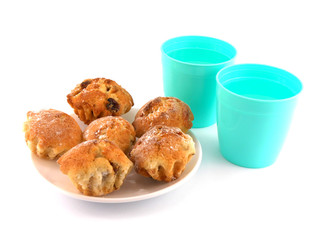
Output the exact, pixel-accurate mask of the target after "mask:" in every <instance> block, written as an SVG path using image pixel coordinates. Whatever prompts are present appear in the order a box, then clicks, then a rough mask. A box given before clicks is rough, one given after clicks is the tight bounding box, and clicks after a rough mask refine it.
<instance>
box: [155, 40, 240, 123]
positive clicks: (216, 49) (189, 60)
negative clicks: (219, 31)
mask: <svg viewBox="0 0 320 240" xmlns="http://www.w3.org/2000/svg"><path fill="white" fill-rule="evenodd" d="M161 53H162V67H163V86H164V94H165V96H170V97H177V98H179V99H180V100H182V101H184V102H185V103H187V104H188V105H189V106H190V108H191V111H192V112H193V115H194V121H193V127H196V128H200V127H207V126H210V125H212V124H214V123H216V74H217V73H218V71H219V70H220V69H222V68H223V67H225V66H228V65H230V64H232V63H233V62H234V58H235V56H236V49H235V48H234V47H233V46H232V45H230V44H229V43H227V42H224V41H222V40H219V39H215V38H211V37H204V36H183V37H177V38H173V39H170V40H168V41H166V42H165V43H163V45H162V46H161Z"/></svg>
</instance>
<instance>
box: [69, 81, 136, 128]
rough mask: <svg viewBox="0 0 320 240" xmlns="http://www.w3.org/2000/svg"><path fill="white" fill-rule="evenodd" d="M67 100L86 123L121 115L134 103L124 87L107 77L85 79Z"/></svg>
mask: <svg viewBox="0 0 320 240" xmlns="http://www.w3.org/2000/svg"><path fill="white" fill-rule="evenodd" d="M67 101H68V103H69V104H70V106H71V107H72V108H73V109H74V112H75V114H77V115H78V117H79V118H80V120H82V121H83V122H84V123H86V124H89V123H91V122H92V121H93V120H95V119H97V118H100V117H105V116H121V115H123V114H125V113H126V112H128V111H130V109H131V107H132V106H133V105H134V103H133V99H132V97H131V95H130V94H129V93H128V92H127V91H126V90H125V89H124V88H122V87H121V86H120V85H118V84H117V83H116V82H115V81H113V80H110V79H105V78H95V79H86V80H84V81H83V82H82V83H80V84H78V85H77V86H76V87H75V88H74V89H73V90H72V91H71V93H70V94H68V95H67Z"/></svg>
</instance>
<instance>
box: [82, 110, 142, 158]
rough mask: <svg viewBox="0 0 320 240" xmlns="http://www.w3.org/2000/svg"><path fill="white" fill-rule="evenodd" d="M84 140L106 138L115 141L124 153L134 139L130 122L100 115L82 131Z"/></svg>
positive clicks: (134, 135)
mask: <svg viewBox="0 0 320 240" xmlns="http://www.w3.org/2000/svg"><path fill="white" fill-rule="evenodd" d="M83 138H84V140H92V139H107V140H109V141H111V142H113V143H115V144H116V145H117V146H118V147H119V148H120V149H121V150H122V151H123V152H124V153H126V154H127V153H129V151H130V150H131V147H132V145H133V143H134V142H135V139H136V133H135V130H134V128H133V126H132V124H131V123H129V122H128V121H127V120H125V119H124V118H122V117H114V116H108V117H102V118H99V119H96V120H94V121H93V122H91V123H90V124H89V126H88V127H87V128H86V129H85V131H84V133H83Z"/></svg>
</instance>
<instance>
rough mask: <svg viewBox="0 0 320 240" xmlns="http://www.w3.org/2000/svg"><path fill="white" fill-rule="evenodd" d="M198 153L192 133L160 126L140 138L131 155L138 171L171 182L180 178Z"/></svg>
mask: <svg viewBox="0 0 320 240" xmlns="http://www.w3.org/2000/svg"><path fill="white" fill-rule="evenodd" d="M194 154H195V144H194V142H193V139H192V138H191V136H190V135H188V134H185V133H183V132H182V131H181V129H180V128H177V127H168V126H163V125H158V126H155V127H153V128H151V129H150V130H149V131H148V132H146V133H145V134H144V135H143V136H142V137H141V138H139V140H138V141H137V142H136V144H135V145H134V147H133V149H132V151H131V152H130V155H129V158H130V160H131V161H133V163H134V168H135V170H136V172H137V173H138V174H140V175H142V176H145V177H151V178H153V179H155V180H158V181H165V182H170V181H173V180H175V179H177V178H179V177H180V175H181V174H182V172H183V170H184V169H185V166H186V164H187V163H188V162H189V161H190V160H191V158H192V156H193V155H194Z"/></svg>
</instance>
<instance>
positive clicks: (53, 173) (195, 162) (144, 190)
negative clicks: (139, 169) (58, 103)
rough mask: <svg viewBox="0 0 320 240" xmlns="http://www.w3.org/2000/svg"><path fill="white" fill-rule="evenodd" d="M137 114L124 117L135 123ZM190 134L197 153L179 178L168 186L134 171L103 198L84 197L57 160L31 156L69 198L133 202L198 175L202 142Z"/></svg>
mask: <svg viewBox="0 0 320 240" xmlns="http://www.w3.org/2000/svg"><path fill="white" fill-rule="evenodd" d="M137 111H138V109H137V108H133V109H131V111H130V112H129V113H127V114H125V115H123V116H122V117H124V118H125V119H127V120H128V121H129V122H132V121H133V119H134V116H135V114H136V112H137ZM73 117H75V119H76V120H77V121H78V123H79V124H80V126H81V127H82V128H84V127H85V125H84V124H83V123H82V122H81V121H80V120H79V119H77V117H76V116H73ZM188 134H190V136H191V137H192V138H193V140H194V142H195V148H196V154H195V155H194V156H193V157H192V159H191V160H190V162H189V163H188V164H187V166H186V168H185V170H184V171H183V173H182V174H181V176H180V177H179V178H178V179H176V180H174V181H172V182H169V183H166V182H158V181H155V180H153V179H151V178H147V177H143V176H140V175H138V174H137V173H136V172H135V171H134V169H133V170H132V171H131V172H130V173H129V174H128V176H127V177H126V179H125V181H124V183H123V185H122V186H121V187H120V189H118V190H116V191H114V192H112V193H110V194H108V195H106V196H103V197H91V196H86V195H83V194H81V193H80V192H79V191H78V190H77V189H76V188H75V187H74V185H73V184H72V183H71V181H70V179H69V178H68V176H67V175H64V174H63V173H62V172H61V171H60V169H59V165H58V163H56V161H52V160H45V159H41V158H38V157H37V156H36V155H35V154H31V156H32V160H33V163H34V166H35V167H36V169H37V170H38V172H39V173H40V174H41V176H42V177H44V178H45V179H46V180H47V181H48V182H50V183H52V184H53V185H54V186H55V187H57V188H58V189H59V190H61V191H62V192H63V193H64V194H66V195H68V196H70V197H73V198H76V199H80V200H85V201H90V202H102V203H122V202H134V201H140V200H144V199H149V198H153V197H157V196H160V195H162V194H164V193H167V192H169V191H172V190H173V189H176V188H177V187H179V186H181V185H182V184H183V183H185V182H186V181H187V180H189V179H190V178H191V177H192V176H193V175H194V174H195V173H196V172H197V170H198V168H199V166H200V163H201V159H202V149H201V145H200V142H199V141H198V140H197V139H196V137H195V136H194V134H193V133H192V131H189V132H188Z"/></svg>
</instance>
